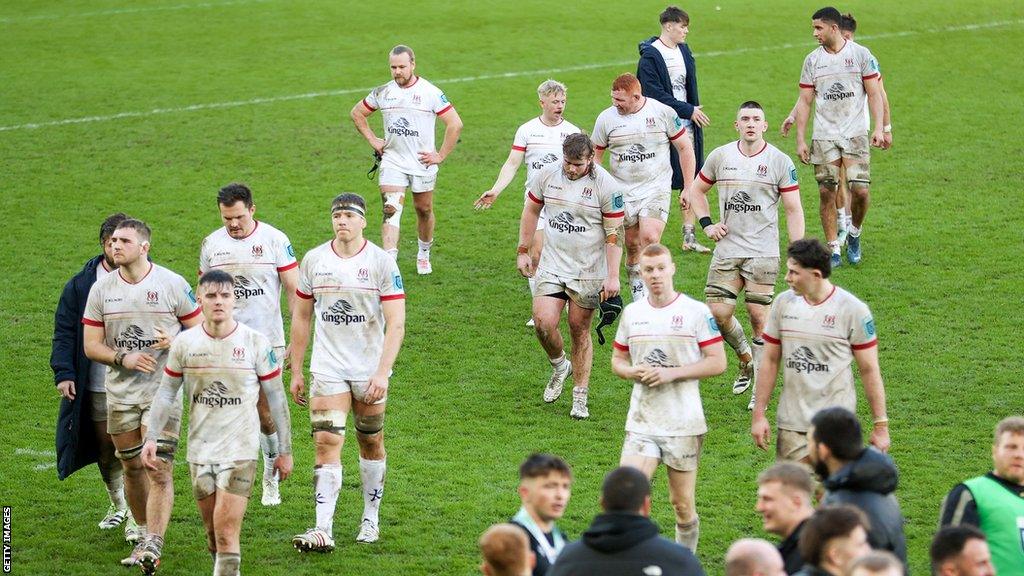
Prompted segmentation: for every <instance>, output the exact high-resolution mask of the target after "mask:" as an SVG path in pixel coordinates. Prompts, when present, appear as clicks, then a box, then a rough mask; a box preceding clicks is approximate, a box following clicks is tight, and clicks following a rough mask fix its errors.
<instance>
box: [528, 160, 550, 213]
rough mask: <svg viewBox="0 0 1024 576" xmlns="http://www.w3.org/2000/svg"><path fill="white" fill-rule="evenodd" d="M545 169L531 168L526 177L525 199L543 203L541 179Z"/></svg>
mask: <svg viewBox="0 0 1024 576" xmlns="http://www.w3.org/2000/svg"><path fill="white" fill-rule="evenodd" d="M546 172H547V170H546V169H543V168H542V169H540V170H532V171H530V173H529V175H528V176H527V177H526V201H527V202H533V203H535V204H541V205H543V204H544V186H543V179H544V174H545V173H546Z"/></svg>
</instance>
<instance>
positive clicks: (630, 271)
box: [626, 264, 647, 302]
mask: <svg viewBox="0 0 1024 576" xmlns="http://www.w3.org/2000/svg"><path fill="white" fill-rule="evenodd" d="M626 276H627V277H628V278H629V288H630V294H631V295H632V297H633V302H637V301H639V300H643V299H644V298H645V297H646V296H647V288H646V287H645V286H644V281H643V279H642V278H640V264H627V265H626Z"/></svg>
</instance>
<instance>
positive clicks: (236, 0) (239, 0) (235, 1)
mask: <svg viewBox="0 0 1024 576" xmlns="http://www.w3.org/2000/svg"><path fill="white" fill-rule="evenodd" d="M255 2H270V0H228V1H227V2H200V3H198V4H174V5H172V6H146V7H142V8H116V9H112V10H94V11H92V12H71V13H68V14H36V15H34V16H9V17H6V18H0V24H17V23H20V22H36V21H39V20H66V19H69V18H84V17H87V16H118V15H121V14H140V13H145V12H169V11H174V10H189V9H192V8H219V7H221V6H236V5H239V4H253V3H255Z"/></svg>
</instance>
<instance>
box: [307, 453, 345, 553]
mask: <svg viewBox="0 0 1024 576" xmlns="http://www.w3.org/2000/svg"><path fill="white" fill-rule="evenodd" d="M340 491H341V464H323V465H320V466H314V467H313V494H314V496H315V499H316V527H317V528H321V529H323V530H324V531H325V532H327V533H328V534H330V535H331V536H332V537H333V536H334V508H335V506H337V504H338V492H340Z"/></svg>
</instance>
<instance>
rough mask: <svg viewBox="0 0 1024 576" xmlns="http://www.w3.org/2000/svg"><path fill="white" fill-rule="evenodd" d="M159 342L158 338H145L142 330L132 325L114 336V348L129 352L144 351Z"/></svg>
mask: <svg viewBox="0 0 1024 576" xmlns="http://www.w3.org/2000/svg"><path fill="white" fill-rule="evenodd" d="M157 342H159V340H157V339H156V338H145V332H143V331H142V328H140V327H138V326H136V325H135V324H132V325H130V326H128V327H127V328H125V329H124V330H122V331H121V333H120V334H118V335H117V336H114V347H115V348H120V349H122V350H125V351H127V352H132V351H136V350H142V349H143V348H149V347H150V346H152V345H154V344H156V343H157Z"/></svg>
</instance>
